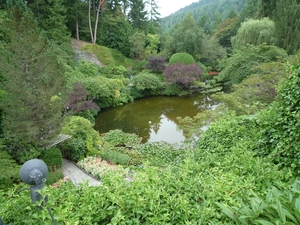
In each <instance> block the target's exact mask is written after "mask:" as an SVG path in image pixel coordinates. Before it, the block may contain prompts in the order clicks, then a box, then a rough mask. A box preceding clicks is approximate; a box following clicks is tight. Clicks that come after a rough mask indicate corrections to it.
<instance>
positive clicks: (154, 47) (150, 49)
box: [145, 34, 160, 56]
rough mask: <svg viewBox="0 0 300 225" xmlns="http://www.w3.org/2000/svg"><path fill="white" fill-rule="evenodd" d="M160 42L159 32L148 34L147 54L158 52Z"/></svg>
mask: <svg viewBox="0 0 300 225" xmlns="http://www.w3.org/2000/svg"><path fill="white" fill-rule="evenodd" d="M159 44H160V41H159V36H158V35H157V34H148V35H147V36H146V51H145V53H146V55H147V56H150V55H155V54H157V51H158V47H159Z"/></svg>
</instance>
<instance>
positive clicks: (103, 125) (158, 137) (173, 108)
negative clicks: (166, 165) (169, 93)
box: [95, 94, 217, 144]
mask: <svg viewBox="0 0 300 225" xmlns="http://www.w3.org/2000/svg"><path fill="white" fill-rule="evenodd" d="M216 105H217V103H216V102H214V101H213V100H212V99H211V98H210V97H209V95H203V94H202V95H197V96H192V97H166V96H157V97H149V98H143V99H137V100H135V101H134V102H132V103H128V104H126V105H123V106H120V107H116V108H107V109H103V110H101V111H100V112H99V114H98V115H97V116H96V124H95V129H96V130H97V131H99V133H106V132H108V131H110V130H116V129H119V130H122V131H123V132H125V133H135V134H137V135H138V136H139V137H142V142H143V143H146V142H158V141H165V142H167V143H170V144H180V143H182V142H183V141H184V140H185V139H186V137H185V136H184V134H183V132H182V130H180V129H179V128H178V125H179V122H178V120H177V119H176V118H177V117H182V118H184V117H186V116H189V117H194V116H195V115H197V114H198V113H201V112H202V111H203V110H206V109H213V108H215V107H216Z"/></svg>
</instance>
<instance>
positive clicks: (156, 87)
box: [132, 72, 162, 97]
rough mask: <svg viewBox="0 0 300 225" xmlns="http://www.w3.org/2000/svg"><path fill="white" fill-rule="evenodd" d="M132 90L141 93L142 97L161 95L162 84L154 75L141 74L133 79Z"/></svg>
mask: <svg viewBox="0 0 300 225" xmlns="http://www.w3.org/2000/svg"><path fill="white" fill-rule="evenodd" d="M132 85H133V86H132V89H136V90H137V92H139V93H140V97H146V96H152V95H158V94H160V91H161V88H162V82H161V80H160V78H159V77H158V76H156V75H155V74H153V73H147V72H145V73H140V74H138V75H136V76H134V78H133V79H132Z"/></svg>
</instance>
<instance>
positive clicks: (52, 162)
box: [40, 147, 62, 169]
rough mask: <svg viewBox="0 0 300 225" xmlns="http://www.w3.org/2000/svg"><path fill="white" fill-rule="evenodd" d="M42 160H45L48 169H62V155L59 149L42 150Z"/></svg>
mask: <svg viewBox="0 0 300 225" xmlns="http://www.w3.org/2000/svg"><path fill="white" fill-rule="evenodd" d="M40 159H41V160H43V161H44V162H45V163H46V165H47V166H48V168H50V167H52V168H53V167H56V168H57V169H60V168H61V167H62V154H61V151H60V150H59V149H58V148H53V147H52V148H49V149H45V150H42V152H41V155H40Z"/></svg>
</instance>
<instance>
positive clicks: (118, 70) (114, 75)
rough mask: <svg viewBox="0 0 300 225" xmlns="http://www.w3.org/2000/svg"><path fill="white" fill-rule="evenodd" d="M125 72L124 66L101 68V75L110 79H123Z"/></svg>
mask: <svg viewBox="0 0 300 225" xmlns="http://www.w3.org/2000/svg"><path fill="white" fill-rule="evenodd" d="M126 72H127V70H126V68H125V67H124V66H122V65H121V66H113V65H110V66H104V67H102V68H101V75H102V76H104V77H107V78H111V79H124V77H125V73H126Z"/></svg>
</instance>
